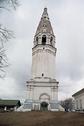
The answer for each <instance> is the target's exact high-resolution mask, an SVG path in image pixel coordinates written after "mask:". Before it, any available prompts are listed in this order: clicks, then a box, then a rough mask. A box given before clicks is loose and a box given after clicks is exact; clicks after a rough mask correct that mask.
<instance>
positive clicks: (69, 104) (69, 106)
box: [60, 98, 74, 112]
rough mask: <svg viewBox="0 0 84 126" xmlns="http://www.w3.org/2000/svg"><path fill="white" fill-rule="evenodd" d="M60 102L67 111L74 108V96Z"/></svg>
mask: <svg viewBox="0 0 84 126" xmlns="http://www.w3.org/2000/svg"><path fill="white" fill-rule="evenodd" d="M60 104H61V105H62V106H63V108H64V109H65V111H67V112H68V111H72V110H73V106H74V101H73V99H72V98H68V99H65V100H63V101H61V102H60Z"/></svg>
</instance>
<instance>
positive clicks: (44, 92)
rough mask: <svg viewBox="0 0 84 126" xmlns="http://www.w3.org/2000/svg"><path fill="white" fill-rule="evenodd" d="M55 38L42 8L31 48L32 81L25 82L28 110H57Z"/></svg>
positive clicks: (45, 12)
mask: <svg viewBox="0 0 84 126" xmlns="http://www.w3.org/2000/svg"><path fill="white" fill-rule="evenodd" d="M56 51H57V49H56V48H55V36H54V32H53V29H52V26H51V23H50V20H49V16H48V13H47V8H44V11H43V14H42V17H41V20H40V23H39V25H38V27H37V30H36V33H35V36H34V42H33V48H32V79H31V80H29V81H28V82H27V93H28V98H27V102H28V103H29V105H28V106H29V109H30V110H51V111H57V110H58V82H57V81H56V79H55V59H56Z"/></svg>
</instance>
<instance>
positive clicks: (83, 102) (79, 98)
mask: <svg viewBox="0 0 84 126" xmlns="http://www.w3.org/2000/svg"><path fill="white" fill-rule="evenodd" d="M74 98H75V109H77V102H76V101H78V109H81V106H80V100H81V103H82V109H84V93H82V94H80V95H78V96H76V97H74Z"/></svg>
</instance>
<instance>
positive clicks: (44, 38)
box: [42, 35, 46, 45]
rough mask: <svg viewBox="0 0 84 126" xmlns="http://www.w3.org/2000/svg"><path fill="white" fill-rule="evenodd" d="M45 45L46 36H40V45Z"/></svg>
mask: <svg viewBox="0 0 84 126" xmlns="http://www.w3.org/2000/svg"><path fill="white" fill-rule="evenodd" d="M45 44H46V35H43V36H42V45H45Z"/></svg>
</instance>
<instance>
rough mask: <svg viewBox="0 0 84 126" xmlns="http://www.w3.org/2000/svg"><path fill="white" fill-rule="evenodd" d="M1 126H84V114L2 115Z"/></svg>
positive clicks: (13, 113) (30, 113) (15, 113)
mask: <svg viewBox="0 0 84 126" xmlns="http://www.w3.org/2000/svg"><path fill="white" fill-rule="evenodd" d="M0 126H84V114H83V113H72V112H23V113H22V112H7V113H0Z"/></svg>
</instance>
